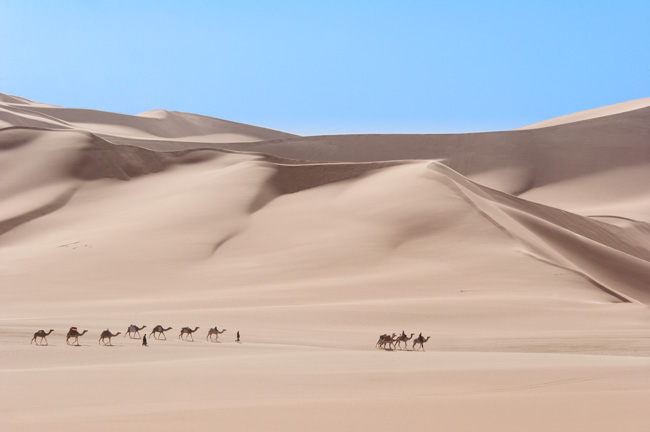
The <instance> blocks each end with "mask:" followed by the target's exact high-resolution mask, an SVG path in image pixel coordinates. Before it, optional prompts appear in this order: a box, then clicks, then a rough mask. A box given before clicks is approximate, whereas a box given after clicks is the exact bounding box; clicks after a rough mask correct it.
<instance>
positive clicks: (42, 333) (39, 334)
mask: <svg viewBox="0 0 650 432" xmlns="http://www.w3.org/2000/svg"><path fill="white" fill-rule="evenodd" d="M53 331H54V330H52V329H50V331H49V332H47V333H45V330H39V331H37V332H36V333H34V337H33V338H32V340H31V342H29V344H30V345H31V344H32V342H36V345H42V344H43V341H45V345H49V344H48V343H47V339H46V338H45V336H49V334H50V333H52V332H53ZM36 338H41V343H38V341H37V340H36Z"/></svg>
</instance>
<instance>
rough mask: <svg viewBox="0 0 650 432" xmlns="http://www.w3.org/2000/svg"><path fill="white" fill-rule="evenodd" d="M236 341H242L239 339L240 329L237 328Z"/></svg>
mask: <svg viewBox="0 0 650 432" xmlns="http://www.w3.org/2000/svg"><path fill="white" fill-rule="evenodd" d="M236 342H239V343H241V341H240V340H239V330H237V340H236Z"/></svg>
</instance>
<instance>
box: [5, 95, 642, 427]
mask: <svg viewBox="0 0 650 432" xmlns="http://www.w3.org/2000/svg"><path fill="white" fill-rule="evenodd" d="M649 117H650V110H649V109H648V108H642V109H637V110H630V111H628V112H624V113H618V114H612V115H607V116H603V117H600V118H593V119H590V120H585V121H576V122H573V123H566V124H563V125H558V126H554V127H548V128H542V129H535V130H530V131H511V132H499V133H489V134H466V135H443V136H440V135H432V136H426V135H420V136H391V135H388V136H386V135H378V136H333V137H306V138H301V137H295V136H288V134H284V133H282V132H275V131H270V130H268V129H262V128H256V127H253V126H246V125H241V124H232V123H231V122H224V121H221V120H217V119H210V118H207V117H202V116H195V115H191V114H184V113H167V112H164V111H155V112H148V113H143V114H141V115H139V116H123V115H118V114H112V113H101V112H98V111H88V110H68V109H65V108H60V107H53V106H48V105H44V104H37V103H33V102H31V101H27V100H24V99H20V98H15V97H11V96H6V95H2V98H0V121H3V122H5V123H3V125H8V127H7V128H5V129H2V130H0V173H1V174H0V175H1V176H2V182H0V202H1V203H2V205H0V282H1V284H2V290H0V406H1V410H0V430H3V431H4V430H7V431H39V430H43V431H59V430H60V431H87V430H97V431H115V430H122V431H147V430H152V431H177V430H196V431H204V430H205V431H208V430H210V431H211V430H258V431H269V430H278V431H293V430H295V431H304V430H316V431H331V430H332V429H335V428H337V429H343V430H380V431H381V430H394V429H395V428H399V427H404V428H408V429H409V430H416V431H420V430H421V431H430V430H453V431H486V430H499V431H549V430H572V431H578V430H590V431H611V430H621V431H636V430H643V428H644V427H645V424H646V423H647V421H648V414H647V405H648V403H649V402H650V311H649V310H648V308H647V306H646V305H647V303H648V302H650V290H649V289H648V280H650V246H649V245H650V228H649V227H650V225H649V222H650V220H649V219H650V211H649V209H650V198H649V197H650V190H649V189H648V188H647V187H643V185H647V184H648V182H647V180H648V170H647V169H646V168H647V167H648V165H649V164H650V147H649V145H650V144H649V143H650V141H648V137H649V134H648V131H649V126H648V125H650V122H648V119H649ZM233 125H234V126H233ZM0 126H1V125H0ZM16 126H17V127H16ZM241 137H246V140H247V141H252V140H255V141H257V142H255V143H241V142H238V141H242V140H240V139H237V138H241ZM204 140H205V141H206V142H202V141H204ZM229 140H231V142H226V141H229ZM560 148H561V149H562V152H558V151H557V150H558V149H560ZM263 153H267V154H263ZM331 161H338V162H331ZM486 186H489V187H486ZM496 189H498V190H496ZM512 194H517V195H518V196H515V195H512ZM596 216H597V217H596ZM131 323H134V324H137V325H140V326H142V325H147V328H146V329H144V330H143V331H142V332H141V333H145V332H146V334H149V332H150V331H151V330H152V329H153V327H154V326H155V325H157V324H162V325H163V326H165V327H168V326H171V327H173V330H170V331H168V332H167V338H168V340H167V341H157V340H153V339H150V347H149V348H143V347H141V346H140V340H132V339H129V338H124V337H123V334H124V333H125V332H126V329H127V326H128V325H129V324H131ZM73 325H74V326H78V327H79V329H80V330H81V329H88V330H89V333H88V334H86V335H84V336H83V337H81V338H80V339H79V340H80V342H81V346H80V347H72V346H67V345H66V344H65V332H66V331H67V329H68V328H69V327H70V326H73ZM215 325H217V326H218V327H219V328H226V329H227V331H226V332H225V333H224V334H222V335H221V337H220V341H221V343H209V342H207V341H206V339H205V338H206V334H207V330H208V329H209V328H210V327H213V326H215ZM184 326H190V327H192V328H193V327H195V326H199V327H200V328H199V330H198V331H197V332H196V333H195V335H194V340H195V341H194V342H184V341H179V340H178V334H179V331H180V329H181V328H182V327H184ZM50 328H52V329H55V332H54V333H53V334H52V335H50V336H49V337H48V340H49V346H36V345H33V344H31V345H30V344H29V340H30V339H31V338H32V335H33V333H34V332H35V331H36V330H39V329H45V330H48V329H50ZM106 328H110V330H111V331H112V332H114V333H115V332H117V331H120V332H122V334H121V335H119V336H117V337H116V338H114V339H113V345H114V346H113V347H104V346H99V345H98V339H99V335H100V333H101V331H102V330H104V329H106ZM237 330H239V331H241V333H242V338H243V342H244V343H243V344H237V343H235V342H234V336H235V333H236V331H237ZM401 330H405V331H406V332H407V333H409V334H410V333H412V332H414V333H415V334H416V335H417V334H418V333H419V332H423V333H424V334H425V335H426V336H431V339H430V340H429V341H428V342H427V343H426V344H425V349H426V352H413V351H399V350H398V351H394V352H388V351H382V350H376V349H375V342H376V341H377V338H378V336H379V334H381V333H385V332H400V331H401ZM409 348H411V343H409Z"/></svg>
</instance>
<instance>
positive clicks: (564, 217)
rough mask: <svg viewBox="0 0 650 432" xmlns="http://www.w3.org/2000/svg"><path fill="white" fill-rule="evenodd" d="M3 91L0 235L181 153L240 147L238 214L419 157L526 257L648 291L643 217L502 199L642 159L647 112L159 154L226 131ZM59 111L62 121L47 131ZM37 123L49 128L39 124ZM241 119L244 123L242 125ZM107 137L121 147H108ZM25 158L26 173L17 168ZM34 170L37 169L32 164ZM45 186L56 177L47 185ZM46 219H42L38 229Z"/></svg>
mask: <svg viewBox="0 0 650 432" xmlns="http://www.w3.org/2000/svg"><path fill="white" fill-rule="evenodd" d="M7 100H9V102H10V103H5V106H4V111H3V112H2V113H0V119H1V120H3V121H5V122H9V123H11V122H14V123H15V124H14V126H18V127H8V128H4V129H1V130H0V168H5V169H3V172H4V173H5V174H4V175H5V176H6V178H8V179H9V181H5V182H3V184H2V185H0V199H1V200H3V201H4V202H5V203H9V204H10V205H8V206H6V208H9V207H10V208H11V210H9V211H5V212H3V213H0V244H1V243H2V237H1V235H7V234H9V233H16V231H18V230H20V229H21V228H23V227H25V226H27V225H29V224H30V223H33V222H34V221H39V220H44V219H46V218H48V217H50V215H52V214H54V213H56V212H58V211H59V210H60V209H62V208H64V207H66V206H69V205H70V202H71V199H72V197H73V196H74V195H75V193H77V191H79V190H83V189H84V188H87V187H88V185H91V184H93V182H94V181H97V180H104V179H112V180H114V181H118V182H126V181H131V180H137V179H138V178H142V177H148V176H163V175H166V173H170V172H173V171H174V170H175V169H177V168H178V167H181V166H187V165H188V164H190V163H194V164H196V170H197V172H202V171H203V172H205V173H206V174H207V173H212V172H215V170H216V169H217V168H215V167H216V165H213V164H211V161H214V160H218V159H219V158H221V157H224V155H234V156H237V157H240V156H241V160H239V159H237V160H235V161H234V162H232V163H230V164H228V165H227V166H224V167H225V168H224V167H219V169H223V170H230V171H223V172H225V173H226V174H224V175H226V176H233V177H232V178H233V179H237V178H239V177H236V176H240V175H245V174H241V173H240V172H239V171H237V170H241V172H242V173H248V172H251V173H252V172H253V170H255V172H257V173H258V174H256V176H257V177H255V178H256V179H257V180H256V182H257V183H254V185H255V186H254V187H255V188H256V190H251V191H248V193H249V196H250V199H249V202H248V204H246V206H245V207H243V208H244V210H242V211H243V213H241V214H242V217H243V218H247V217H250V216H251V215H253V214H255V213H257V212H260V211H261V210H262V209H264V208H265V207H267V206H269V205H270V203H273V202H274V201H275V200H277V199H279V198H281V197H283V196H286V195H291V194H296V193H299V192H303V191H306V190H311V189H317V188H323V187H325V186H327V185H332V184H336V183H342V184H352V183H354V182H356V181H359V179H364V178H368V176H372V175H375V174H376V173H383V172H388V170H391V169H393V168H395V167H400V166H408V165H411V164H416V163H417V162H415V161H416V160H438V161H440V162H434V163H431V164H430V165H429V169H430V170H431V171H432V172H435V173H436V175H437V178H438V179H439V178H443V179H444V182H445V183H446V184H447V185H448V186H449V187H450V188H452V189H453V190H454V191H455V192H456V193H457V194H458V196H459V197H461V198H462V199H463V200H464V201H465V202H467V203H469V204H471V206H472V208H473V209H474V210H475V211H477V212H478V213H479V214H481V216H482V217H484V218H485V219H486V220H488V221H489V222H490V223H491V224H493V225H495V226H497V227H498V228H499V229H500V230H501V231H502V232H503V233H504V238H508V239H515V240H516V241H517V242H519V243H520V244H521V245H522V247H523V248H524V249H525V250H526V251H527V253H528V254H529V255H531V256H533V257H535V258H537V259H539V260H542V261H544V262H547V263H549V264H552V265H554V266H559V267H562V268H565V269H569V270H571V271H573V272H576V273H578V274H581V275H583V276H584V277H585V278H587V280H589V281H590V282H592V283H593V284H594V285H596V286H598V287H599V288H601V289H604V290H605V291H607V292H608V293H610V294H612V295H613V296H614V297H616V298H618V299H619V300H624V301H641V302H646V303H647V302H649V301H650V291H649V290H648V288H647V286H646V281H647V280H648V279H649V278H650V250H649V248H648V244H650V225H648V224H647V223H644V222H637V223H635V224H633V225H632V226H630V227H627V228H626V227H618V226H614V225H610V224H606V223H604V222H600V221H597V220H593V219H589V218H586V217H583V216H579V215H576V214H573V213H569V212H566V211H563V210H560V209H556V208H551V207H548V206H544V205H542V204H536V203H532V202H529V201H526V200H523V199H520V198H517V197H516V196H513V195H512V194H514V193H519V192H522V191H526V190H529V189H531V188H534V187H536V186H540V185H545V184H551V183H559V182H562V181H563V180H566V179H570V178H574V177H576V176H581V175H586V174H589V173H594V172H598V171H599V170H606V169H611V168H612V167H626V166H635V165H638V164H643V163H649V162H650V148H649V147H648V139H647V138H648V136H649V131H650V122H648V121H647V120H648V118H649V117H650V108H642V109H638V110H634V111H629V112H624V113H620V114H616V115H612V116H606V117H600V118H597V119H591V120H585V121H579V122H575V123H569V124H562V125H558V126H554V127H549V128H543V129H534V130H525V131H510V132H495V133H485V134H460V135H364V136H326V137H307V138H294V137H292V138H283V139H275V140H272V141H264V142H259V143H248V144H228V143H226V144H224V143H210V145H205V144H203V143H200V144H199V143H192V142H191V141H183V140H180V142H181V144H182V145H181V146H180V147H179V144H178V143H174V144H172V145H170V147H169V148H175V149H176V151H170V150H169V148H160V147H158V148H156V145H155V143H156V142H163V143H164V142H170V141H166V140H165V138H167V139H176V138H182V137H183V136H190V135H191V136H197V135H201V134H210V133H213V132H214V131H223V130H224V129H223V127H224V124H225V123H223V122H222V121H217V120H216V119H209V120H205V119H204V118H202V117H201V116H193V115H189V114H187V115H186V114H177V113H172V114H169V113H166V112H157V113H150V114H148V115H145V116H135V117H132V116H123V115H119V114H110V113H100V112H93V111H89V110H67V109H64V108H55V107H42V106H41V107H31V108H29V109H23V108H21V107H22V105H21V106H20V107H18V109H14V108H15V107H13V106H12V105H11V103H17V104H19V103H20V100H19V99H18V102H11V101H12V99H11V98H9V99H7V97H4V98H3V100H2V102H7ZM3 113H4V114H3ZM34 113H36V114H39V115H42V116H41V117H38V115H35V114H34ZM17 118H18V119H20V121H18V120H16V119H17ZM57 121H60V122H61V123H60V125H61V127H52V125H53V124H55V123H56V122H57ZM48 122H49V123H48ZM94 122H98V123H103V124H109V125H117V126H118V127H125V128H133V129H137V130H139V131H141V133H140V134H138V133H136V134H135V135H137V136H135V137H131V138H128V137H126V136H121V137H120V138H119V139H115V141H111V138H110V137H109V136H108V135H106V134H102V133H93V132H91V131H90V130H92V129H93V128H92V127H89V131H84V130H77V129H79V125H81V124H84V123H88V124H92V123H94ZM226 123H228V122H226ZM44 124H48V125H49V126H48V127H47V128H43V125H44ZM66 125H72V126H74V130H61V129H67V126H66ZM206 125H207V126H206ZM230 126H231V125H229V124H228V125H227V127H230ZM233 127H235V128H238V127H239V126H238V125H236V126H233ZM241 127H243V128H244V129H245V131H246V133H250V129H248V128H251V127H248V126H245V125H241ZM99 129H102V128H99ZM233 130H234V129H233ZM273 133H275V132H274V131H273ZM280 134H281V133H280ZM148 135H149V136H151V135H155V136H157V137H159V139H156V140H148V141H147V142H148V143H149V146H150V147H152V148H144V146H142V145H141V144H142V140H141V139H140V138H138V136H139V137H145V136H148ZM117 141H119V144H120V145H116V144H117ZM174 146H176V147H174ZM179 148H182V149H183V150H179ZM614 149H615V151H613V150H614ZM46 153H47V155H45V154H46ZM238 155H239V156H238ZM306 161H309V162H306ZM25 166H27V167H29V169H27V170H24V169H23V167H25ZM11 167H14V169H13V170H12V169H11ZM16 167H21V168H16ZM43 171H47V173H48V174H47V175H45V174H42V175H41V174H39V173H41V172H43ZM262 171H263V172H264V173H263V174H259V173H260V172H262ZM231 172H233V173H235V174H236V176H234V174H230V173H231ZM391 172H392V171H391ZM413 172H415V171H411V170H405V171H403V173H402V172H401V171H400V174H399V175H400V176H411V175H413ZM490 172H493V173H495V174H494V175H493V176H487V177H485V179H486V180H487V181H486V183H485V184H478V183H476V182H473V181H471V180H470V179H468V177H470V178H471V177H472V176H473V175H478V174H482V173H483V174H484V173H490ZM229 178H231V177H229ZM494 179H497V180H498V181H497V180H494ZM233 181H235V180H233ZM491 181H492V182H495V183H498V184H506V185H507V187H505V188H502V189H501V191H497V190H495V189H493V188H490V187H489V186H494V184H490V182H491ZM252 184H253V183H252ZM405 184H408V183H405ZM50 185H60V187H55V188H52V189H47V190H45V191H44V188H45V187H50ZM188 192H189V191H188ZM408 193H409V191H408V190H405V191H404V194H408ZM25 194H27V195H29V194H40V195H35V196H37V198H35V199H33V200H31V201H30V202H29V203H27V204H22V201H21V196H23V195H25ZM16 203H20V204H16ZM304 205H305V206H308V205H309V204H308V202H305V204H304ZM371 205H373V204H371ZM296 211H300V209H299V208H298V209H297V210H296ZM394 211H399V209H394ZM417 217H419V218H422V220H416V221H414V222H413V225H414V226H425V225H426V224H427V223H429V221H428V218H429V217H430V216H427V215H418V216H417ZM43 227H44V228H42V229H46V228H45V227H46V225H43ZM170 229H173V227H170ZM246 229H247V228H246V225H245V224H243V223H239V224H237V226H235V225H233V227H231V228H227V229H225V228H224V230H223V233H222V234H219V235H218V236H216V237H215V239H214V240H213V246H212V249H211V252H210V253H209V254H211V255H214V253H215V252H216V251H217V250H218V251H219V253H220V254H224V253H227V251H228V247H224V245H226V244H228V242H231V241H232V240H233V239H235V238H237V237H238V236H239V235H240V234H241V233H242V232H245V230H246ZM508 241H509V240H508ZM224 251H225V252H224ZM306 253H310V252H309V250H307V251H306Z"/></svg>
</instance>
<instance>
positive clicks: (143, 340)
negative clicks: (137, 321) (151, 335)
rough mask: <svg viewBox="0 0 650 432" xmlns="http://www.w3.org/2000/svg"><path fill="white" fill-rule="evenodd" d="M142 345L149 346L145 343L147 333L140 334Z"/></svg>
mask: <svg viewBox="0 0 650 432" xmlns="http://www.w3.org/2000/svg"><path fill="white" fill-rule="evenodd" d="M142 346H146V347H148V346H149V345H147V335H146V334H145V335H144V336H142Z"/></svg>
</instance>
